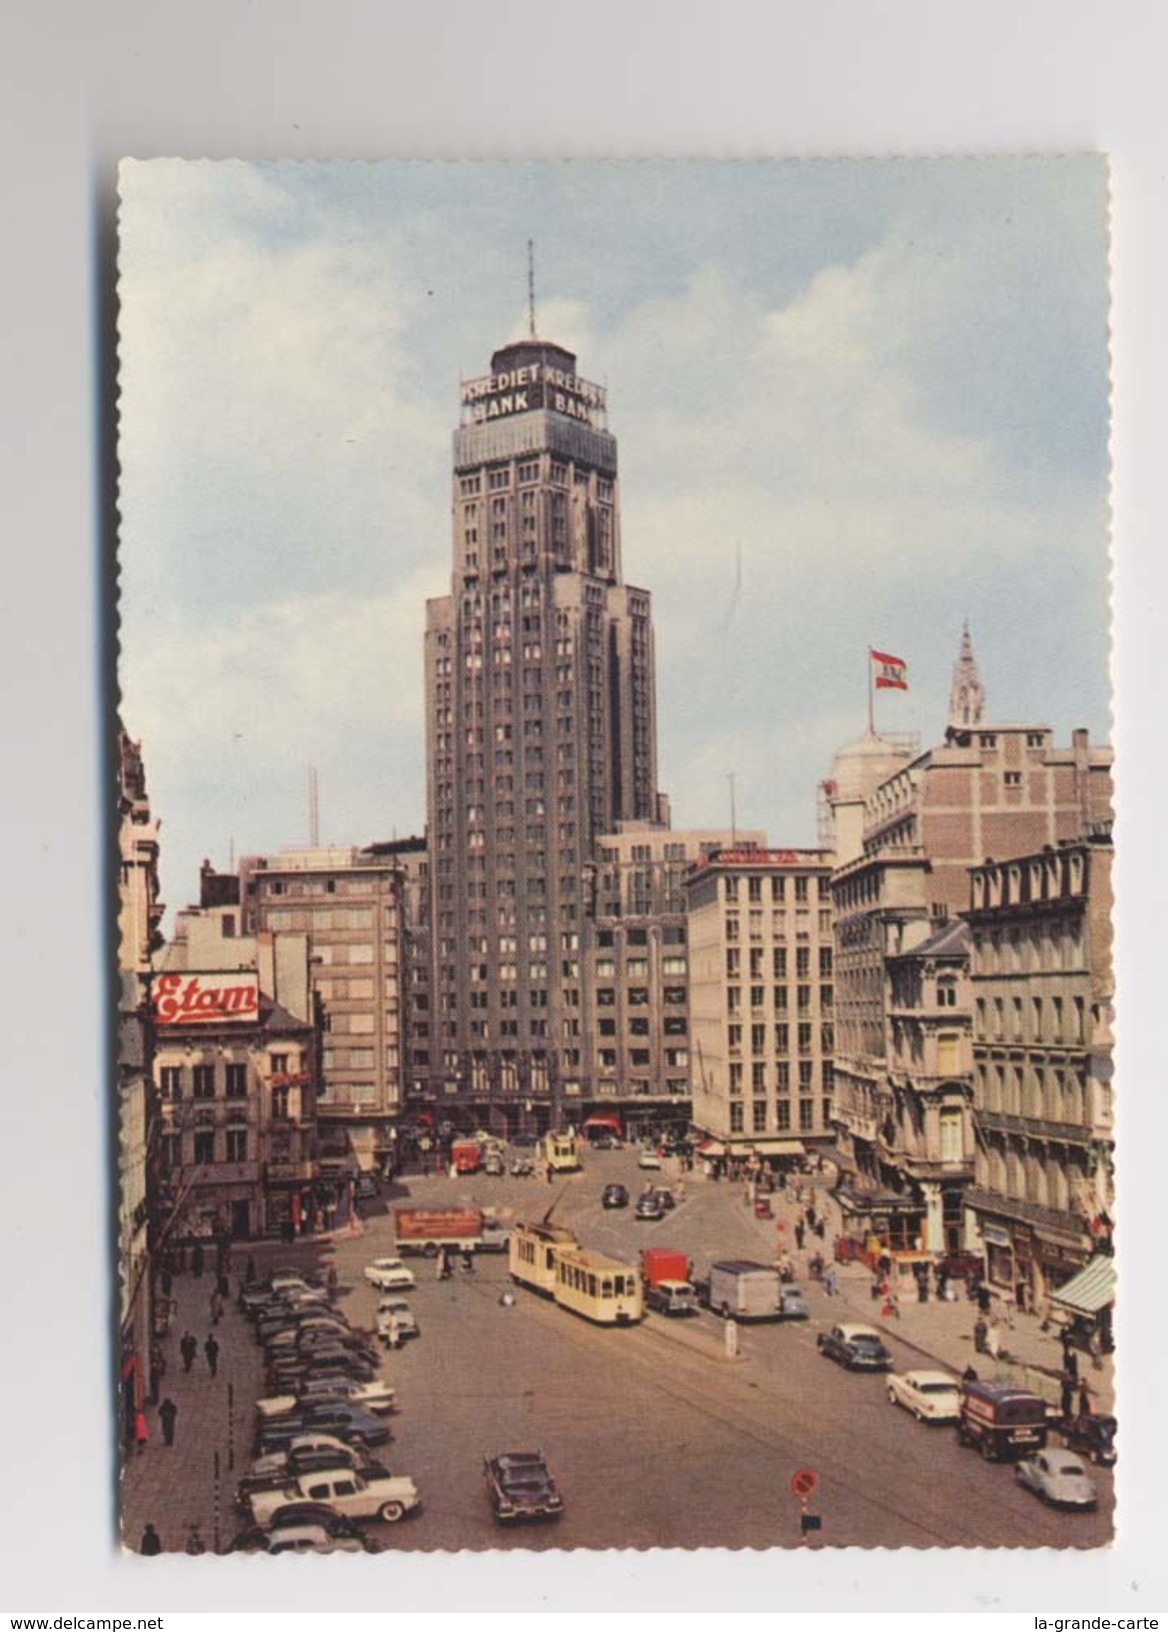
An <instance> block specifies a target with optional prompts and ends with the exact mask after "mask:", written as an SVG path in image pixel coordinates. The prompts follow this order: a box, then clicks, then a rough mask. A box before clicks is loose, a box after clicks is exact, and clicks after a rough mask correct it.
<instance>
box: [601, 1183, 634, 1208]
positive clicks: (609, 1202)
mask: <svg viewBox="0 0 1168 1632" xmlns="http://www.w3.org/2000/svg"><path fill="white" fill-rule="evenodd" d="M628 1204H629V1193H628V1191H627V1190H626V1189H625V1187H624V1185H623V1184H606V1185H605V1187H604V1194H603V1195H602V1196H601V1198H600V1205H601V1206H602V1207H627V1206H628Z"/></svg>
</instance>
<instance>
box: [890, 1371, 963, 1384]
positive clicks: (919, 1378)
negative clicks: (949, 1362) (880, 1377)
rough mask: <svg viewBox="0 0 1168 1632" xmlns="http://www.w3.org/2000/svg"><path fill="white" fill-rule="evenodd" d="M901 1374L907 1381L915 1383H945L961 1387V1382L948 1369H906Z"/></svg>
mask: <svg viewBox="0 0 1168 1632" xmlns="http://www.w3.org/2000/svg"><path fill="white" fill-rule="evenodd" d="M901 1376H902V1377H903V1378H904V1379H905V1381H906V1382H913V1383H944V1384H945V1386H946V1387H947V1388H960V1387H961V1384H960V1382H959V1381H958V1379H957V1378H956V1377H952V1376H950V1374H949V1373H948V1372H947V1371H904V1372H901Z"/></svg>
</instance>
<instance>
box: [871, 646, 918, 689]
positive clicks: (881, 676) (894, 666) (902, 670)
mask: <svg viewBox="0 0 1168 1632" xmlns="http://www.w3.org/2000/svg"><path fill="white" fill-rule="evenodd" d="M868 655H869V656H870V657H871V659H872V661H873V663H874V664H875V665H876V690H877V691H886V690H892V691H907V690H908V680H907V678H906V676H907V674H908V664H907V663H906V662H905V660H904V658H903V657H893V656H892V654H891V652H878V651H877V650H876V648H875V647H874V646H869V648H868Z"/></svg>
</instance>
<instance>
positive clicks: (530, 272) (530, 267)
mask: <svg viewBox="0 0 1168 1632" xmlns="http://www.w3.org/2000/svg"><path fill="white" fill-rule="evenodd" d="M527 329H528V333H529V334H530V336H531V338H532V339H533V340H534V339H535V244H534V242H533V240H532V239H530V238H529V239H528V240H527Z"/></svg>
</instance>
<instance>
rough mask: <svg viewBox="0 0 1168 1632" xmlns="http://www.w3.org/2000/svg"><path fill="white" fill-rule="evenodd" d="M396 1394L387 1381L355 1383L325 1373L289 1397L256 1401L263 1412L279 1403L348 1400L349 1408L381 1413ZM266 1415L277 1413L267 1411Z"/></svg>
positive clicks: (307, 1380) (259, 1409)
mask: <svg viewBox="0 0 1168 1632" xmlns="http://www.w3.org/2000/svg"><path fill="white" fill-rule="evenodd" d="M394 1398H395V1393H394V1390H393V1389H392V1388H391V1387H390V1386H389V1384H388V1383H387V1382H384V1381H383V1380H382V1379H381V1378H380V1377H373V1378H371V1379H370V1380H369V1382H367V1383H363V1382H358V1381H357V1379H356V1378H355V1377H344V1376H340V1375H338V1374H337V1373H336V1372H329V1373H325V1374H324V1375H323V1376H316V1377H306V1378H305V1379H304V1381H303V1382H302V1383H301V1384H300V1386H299V1388H297V1389H296V1390H295V1392H294V1394H292V1395H287V1394H283V1395H277V1396H276V1397H275V1399H272V1400H257V1401H256V1410H257V1411H262V1410H263V1407H264V1406H265V1405H268V1406H275V1405H276V1404H277V1402H278V1401H279V1400H289V1399H290V1400H291V1402H292V1403H291V1407H289V1409H292V1408H294V1407H295V1406H296V1405H299V1404H301V1403H303V1402H304V1401H306V1400H322V1399H323V1400H336V1399H343V1400H348V1402H349V1403H350V1404H351V1405H359V1406H360V1407H361V1409H362V1410H363V1411H376V1412H377V1413H379V1414H381V1413H384V1412H386V1411H392V1409H393V1403H394ZM266 1414H267V1415H268V1416H274V1415H277V1414H278V1413H277V1412H276V1411H274V1410H269V1411H268V1412H267V1413H266Z"/></svg>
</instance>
